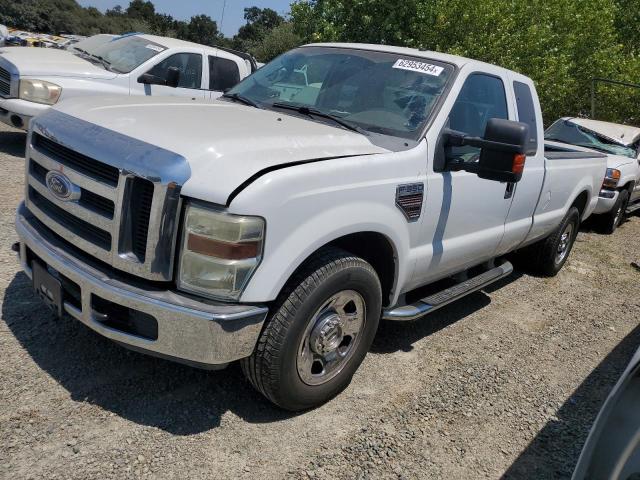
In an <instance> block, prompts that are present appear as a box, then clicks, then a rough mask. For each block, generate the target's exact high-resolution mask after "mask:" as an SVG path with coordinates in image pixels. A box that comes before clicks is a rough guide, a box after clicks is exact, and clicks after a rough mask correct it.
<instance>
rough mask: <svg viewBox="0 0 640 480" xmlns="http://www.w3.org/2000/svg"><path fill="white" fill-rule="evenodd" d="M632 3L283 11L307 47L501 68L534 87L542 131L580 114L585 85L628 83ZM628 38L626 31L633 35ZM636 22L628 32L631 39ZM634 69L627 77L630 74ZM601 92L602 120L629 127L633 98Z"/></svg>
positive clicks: (476, 0) (557, 1) (537, 1)
mask: <svg viewBox="0 0 640 480" xmlns="http://www.w3.org/2000/svg"><path fill="white" fill-rule="evenodd" d="M637 1H638V0H554V1H551V0H528V1H513V0H446V1H445V0H407V1H405V2H402V4H400V5H398V4H395V5H393V8H391V7H389V5H387V3H391V2H385V1H383V0H354V1H346V0H305V1H299V2H296V3H294V4H293V5H292V6H291V17H292V21H293V23H294V26H295V30H296V32H298V33H299V34H300V35H302V36H303V37H304V38H305V39H307V40H309V41H348V42H372V43H386V44H395V45H401V46H408V47H415V48H419V49H431V50H437V51H441V52H447V53H453V54H457V55H462V56H466V57H470V58H475V59H478V60H483V61H486V62H490V63H494V64H497V65H501V66H504V67H507V68H510V69H513V70H516V71H519V72H522V73H524V74H526V75H529V76H530V77H532V78H533V79H534V81H535V82H536V86H537V89H538V93H539V96H540V99H541V104H542V108H543V111H544V115H545V120H546V122H547V123H549V122H551V121H553V120H554V119H555V118H557V117H559V116H562V115H579V114H587V113H588V111H589V106H590V99H589V91H590V90H589V89H590V83H591V78H593V77H594V76H602V77H607V78H616V79H627V80H632V79H633V77H634V76H637V75H638V72H639V70H638V69H637V67H638V61H637V60H636V59H635V58H634V57H632V56H630V55H628V54H625V47H624V45H622V44H621V43H620V40H621V38H623V35H626V37H627V38H633V34H632V33H625V32H626V30H624V29H622V30H621V29H620V22H622V23H624V24H625V25H628V24H627V23H626V20H621V16H620V8H619V4H620V3H624V2H633V3H635V4H637ZM634 28H635V29H636V30H633V29H634ZM637 28H638V23H637V22H636V23H635V24H634V25H633V26H632V27H629V30H633V31H634V32H635V31H637ZM634 69H635V70H634ZM617 91H618V94H617V95H616V94H614V93H613V89H608V88H603V89H602V91H601V97H600V98H601V102H603V103H604V104H605V105H606V109H605V110H603V112H605V113H606V118H607V119H610V120H613V121H630V120H631V121H637V120H633V119H637V117H638V113H637V108H636V106H635V105H637V104H638V101H637V97H636V96H634V94H630V93H629V92H626V93H622V94H621V92H620V91H619V90H617Z"/></svg>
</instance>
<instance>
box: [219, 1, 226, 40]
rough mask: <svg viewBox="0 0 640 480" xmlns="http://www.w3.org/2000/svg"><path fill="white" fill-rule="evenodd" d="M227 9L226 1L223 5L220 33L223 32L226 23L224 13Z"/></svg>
mask: <svg viewBox="0 0 640 480" xmlns="http://www.w3.org/2000/svg"><path fill="white" fill-rule="evenodd" d="M226 9H227V0H224V3H223V4H222V16H221V17H220V32H222V25H223V23H224V11H225V10H226Z"/></svg>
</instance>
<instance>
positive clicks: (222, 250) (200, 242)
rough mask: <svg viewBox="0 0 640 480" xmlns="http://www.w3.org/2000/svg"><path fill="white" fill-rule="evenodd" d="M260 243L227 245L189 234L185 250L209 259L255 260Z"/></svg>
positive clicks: (258, 253) (227, 243)
mask: <svg viewBox="0 0 640 480" xmlns="http://www.w3.org/2000/svg"><path fill="white" fill-rule="evenodd" d="M261 243H262V242H249V243H229V242H223V241H220V240H216V239H214V238H210V237H203V236H202V235H198V234H196V233H190V234H189V237H188V239H187V249H188V250H189V251H191V252H194V253H199V254H200V255H207V256H209V257H216V258H226V259H228V260H242V259H244V258H255V257H257V256H258V255H260V245H261Z"/></svg>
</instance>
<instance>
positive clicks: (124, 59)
mask: <svg viewBox="0 0 640 480" xmlns="http://www.w3.org/2000/svg"><path fill="white" fill-rule="evenodd" d="M163 50H165V47H163V46H162V45H159V44H157V43H155V42H151V41H149V40H145V39H144V38H141V37H138V36H128V37H122V38H118V39H116V40H112V41H110V42H107V43H104V44H103V45H100V46H98V47H97V48H95V49H94V51H93V52H89V53H90V54H91V55H92V57H95V58H99V59H100V60H103V61H104V62H105V63H106V65H105V67H107V66H108V68H109V69H110V70H113V71H114V72H118V73H129V72H130V71H131V70H133V69H134V68H136V67H138V66H139V65H142V64H143V63H144V62H146V61H147V60H149V59H150V58H151V57H155V56H156V55H157V54H158V53H160V52H162V51H163Z"/></svg>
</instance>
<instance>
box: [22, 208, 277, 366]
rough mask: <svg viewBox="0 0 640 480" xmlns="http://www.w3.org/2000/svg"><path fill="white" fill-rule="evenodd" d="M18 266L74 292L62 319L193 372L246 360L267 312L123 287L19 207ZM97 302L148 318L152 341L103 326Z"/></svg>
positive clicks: (254, 308) (111, 273)
mask: <svg viewBox="0 0 640 480" xmlns="http://www.w3.org/2000/svg"><path fill="white" fill-rule="evenodd" d="M16 231H17V233H18V236H19V237H20V261H21V264H22V268H23V269H24V271H25V273H26V274H27V276H29V277H30V278H31V276H32V270H31V265H30V259H37V260H39V261H40V262H42V263H45V264H46V266H48V267H50V268H52V269H54V270H55V271H56V272H58V274H59V275H61V276H62V277H63V278H64V279H65V281H71V282H73V283H75V284H76V285H77V286H78V287H79V293H80V295H79V304H78V303H76V305H74V302H71V301H64V302H63V309H64V311H65V312H66V313H68V314H69V315H71V316H72V317H74V318H75V319H77V320H80V321H81V322H82V323H84V324H85V325H87V326H88V327H90V328H91V329H93V330H95V331H96V332H98V333H99V334H101V335H103V336H105V337H107V338H110V339H111V340H114V341H116V342H118V343H121V344H123V345H124V346H127V347H130V348H132V349H134V350H139V351H143V352H145V353H149V354H152V355H156V356H161V357H163V358H168V359H170V360H175V361H179V362H182V363H188V364H192V365H195V366H199V367H204V368H207V367H208V368H212V367H215V366H223V365H225V364H227V363H229V362H232V361H234V360H238V359H240V358H244V357H247V356H249V355H251V353H252V351H253V349H254V347H255V344H256V342H257V339H258V336H259V335H260V331H261V330H262V325H263V323H264V320H265V318H266V315H267V312H268V309H267V308H266V307H264V306H255V305H240V304H217V305H211V304H208V303H203V302H200V301H197V300H194V299H193V298H191V297H187V296H184V295H181V294H179V293H176V292H173V291H167V290H161V289H157V288H152V287H149V288H144V287H140V286H137V285H135V286H134V285H131V284H130V283H133V282H130V283H125V282H123V280H122V279H119V278H116V277H115V275H114V273H113V272H109V271H108V270H106V269H105V268H103V267H100V266H96V265H94V264H89V263H86V262H84V261H81V260H79V259H78V258H76V257H75V256H72V255H71V254H70V253H69V248H68V246H67V245H65V243H64V242H62V241H61V240H60V239H58V238H56V237H55V236H54V235H52V234H51V233H50V232H48V231H47V230H46V229H45V228H43V226H42V225H41V224H39V223H38V221H37V220H36V219H35V218H34V217H33V216H32V215H31V214H30V213H29V211H28V210H27V209H26V207H25V206H24V203H22V204H21V205H20V206H19V207H18V212H17V215H16ZM96 297H99V298H100V299H102V300H101V301H104V300H106V301H107V302H112V303H113V304H115V305H118V306H121V307H126V308H128V309H131V310H132V311H135V312H142V313H143V314H146V315H150V316H151V317H153V318H155V320H156V321H157V338H156V339H148V338H143V337H141V336H138V335H133V334H130V333H127V332H125V331H121V330H118V329H116V328H112V327H110V326H107V325H105V324H104V323H103V321H101V319H103V318H104V315H103V314H101V313H100V312H97V311H95V309H94V301H95V298H96Z"/></svg>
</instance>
